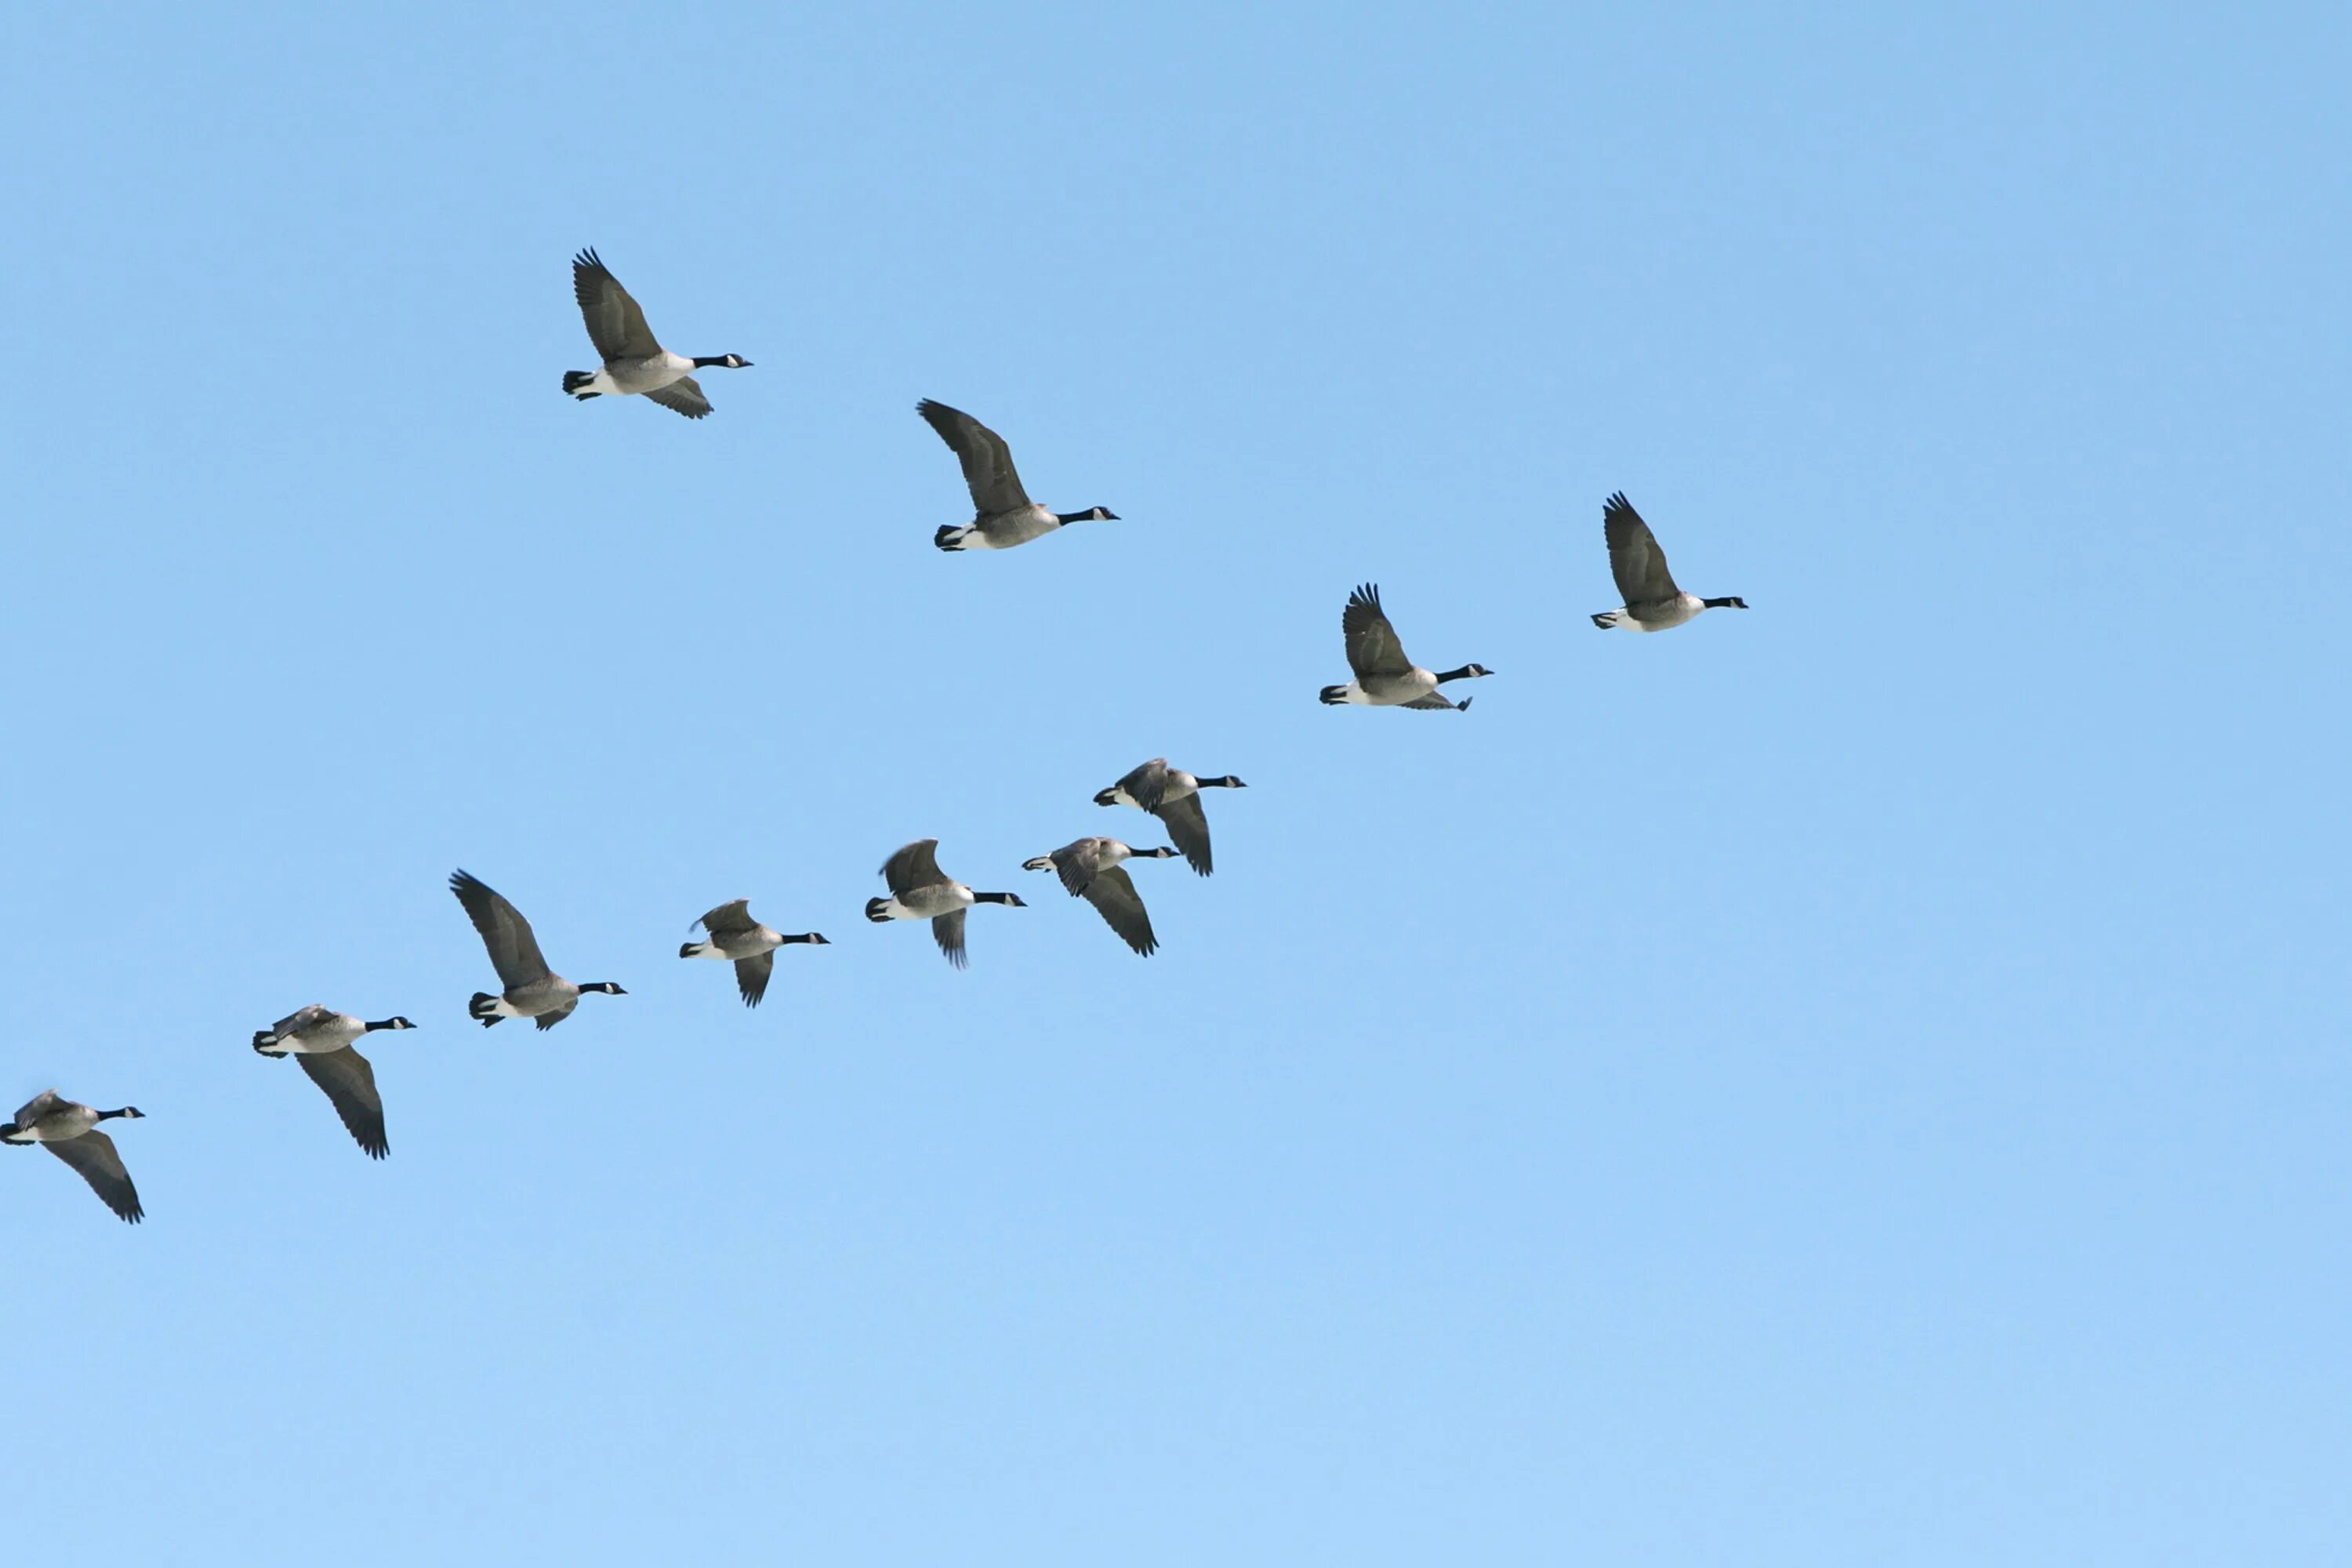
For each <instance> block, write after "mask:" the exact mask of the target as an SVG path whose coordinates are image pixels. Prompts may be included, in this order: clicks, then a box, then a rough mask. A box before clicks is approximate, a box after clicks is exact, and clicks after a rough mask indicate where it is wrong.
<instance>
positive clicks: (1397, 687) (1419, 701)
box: [1323, 583, 1495, 712]
mask: <svg viewBox="0 0 2352 1568" xmlns="http://www.w3.org/2000/svg"><path fill="white" fill-rule="evenodd" d="M1339 635H1340V637H1341V639H1342V640H1343V641H1344V642H1345V644H1346V645H1347V650H1348V668H1350V669H1352V670H1354V671H1355V672H1356V679H1353V680H1350V681H1349V682H1348V683H1347V684H1346V685H1345V686H1327V687H1325V688H1324V689H1323V700H1324V701H1325V702H1328V703H1335V704H1336V703H1341V702H1354V703H1361V704H1364V705H1367V706H1370V707H1373V708H1421V709H1438V708H1455V709H1459V710H1463V711H1465V712H1466V711H1467V710H1469V707H1470V699H1468V698H1467V697H1465V698H1464V699H1463V700H1461V701H1460V702H1458V703H1457V702H1454V701H1453V700H1450V699H1448V698H1447V697H1446V696H1445V695H1444V693H1442V692H1440V691H1439V690H1438V688H1439V687H1440V686H1443V685H1444V684H1445V683H1446V682H1447V681H1449V680H1472V679H1476V678H1478V677H1479V676H1482V675H1492V674H1494V673H1495V672H1494V671H1493V670H1491V669H1488V668H1486V666H1485V665H1483V664H1465V665H1464V666H1462V668H1459V669H1449V670H1445V671H1444V672H1443V673H1440V672H1438V671H1435V670H1429V669H1423V668H1422V667H1421V666H1419V665H1417V664H1415V663H1413V662H1412V659H1410V658H1406V657H1405V652H1404V645H1403V644H1402V643H1401V642H1399V641H1398V640H1397V635H1396V627H1395V626H1391V625H1390V624H1389V617H1388V614H1387V612H1386V611H1384V610H1382V609H1381V591H1380V589H1379V588H1378V587H1376V586H1374V585H1373V584H1370V583H1367V584H1364V585H1363V586H1362V587H1360V588H1358V589H1357V590H1356V591H1355V592H1354V593H1352V594H1350V595H1348V605H1347V608H1346V609H1344V610H1342V611H1341V612H1340V614H1339Z"/></svg>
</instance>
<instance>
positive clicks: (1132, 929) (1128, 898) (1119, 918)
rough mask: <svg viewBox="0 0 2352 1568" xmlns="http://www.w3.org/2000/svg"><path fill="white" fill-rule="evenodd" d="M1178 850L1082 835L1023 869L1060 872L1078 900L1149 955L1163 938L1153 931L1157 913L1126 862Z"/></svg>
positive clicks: (1157, 857) (1122, 938) (1024, 864)
mask: <svg viewBox="0 0 2352 1568" xmlns="http://www.w3.org/2000/svg"><path fill="white" fill-rule="evenodd" d="M1175 853H1176V851H1175V850H1173V849H1171V848H1168V847H1165V846H1164V845H1163V846H1162V847H1160V848H1158V849H1130V848H1129V847H1127V846H1126V845H1124V844H1121V843H1120V842H1119V841H1118V839H1116V838H1081V839H1078V840H1077V841H1076V842H1075V843H1071V844H1065V845H1063V846H1062V847H1060V848H1059V849H1056V850H1055V851H1054V852H1053V853H1052V854H1050V855H1040V856H1038V857H1037V858H1034V859H1033V860H1024V861H1023V862H1021V868H1022V869H1023V870H1024V871H1053V872H1056V873H1058V874H1059V875H1060V877H1061V879H1062V886H1063V887H1064V888H1066V889H1068V890H1069V894H1070V896H1071V897H1072V898H1074V899H1076V898H1084V899H1085V900H1087V902H1088V903H1090V904H1092V905H1093V906H1094V907H1095V912H1096V913H1097V914H1099V915H1100V916H1102V918H1103V923H1104V924H1105V925H1108V927H1110V929H1111V930H1112V931H1116V932H1118V939H1119V940H1120V941H1121V942H1125V943H1127V945H1128V946H1129V947H1131V948H1133V949H1135V951H1136V952H1139V953H1140V954H1142V955H1143V956H1144V957H1146V958H1149V957H1150V956H1151V954H1152V951H1153V950H1154V949H1155V948H1157V947H1159V945H1160V939H1159V938H1158V937H1156V936H1154V935H1153V934H1152V933H1151V916H1150V914H1148V913H1147V912H1145V910H1144V908H1143V895H1141V894H1140V893H1138V892H1137V891H1136V890H1135V879H1133V878H1131V877H1129V875H1128V874H1127V868H1126V867H1125V866H1123V865H1121V864H1120V862H1121V861H1125V860H1166V859H1169V858H1172V857H1173V856H1174V855H1175Z"/></svg>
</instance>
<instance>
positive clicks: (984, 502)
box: [915, 397, 1029, 513]
mask: <svg viewBox="0 0 2352 1568" xmlns="http://www.w3.org/2000/svg"><path fill="white" fill-rule="evenodd" d="M915 412H916V413H918V414H919V415H921V416H923V423H925V424H926V425H929V426H930V427H931V428H932V429H934V430H936V431H938V432H939V433H940V440H942V441H945V442H946V443H947V444H948V447H949V449H950V450H951V451H952V452H954V453H955V455H956V461H957V462H959V463H961V465H962V466H963V482H964V486H965V488H966V489H970V490H971V504H972V505H973V506H974V507H976V508H978V509H979V510H981V511H982V513H989V512H999V511H1011V510H1013V509H1014V508H1015V507H1024V506H1027V505H1028V504H1029V492H1028V491H1027V490H1025V489H1022V488H1021V476H1020V475H1019V474H1018V473H1016V472H1014V471H1013V449H1012V448H1011V447H1007V446H1006V445H1005V444H1004V437H1002V436H999V435H998V434H997V433H996V432H995V431H993V430H992V429H990V428H989V427H988V426H985V425H982V423H981V422H980V421H979V420H977V419H974V418H973V417H972V416H971V415H969V414H966V413H965V412H964V411H963V410H962V409H961V408H950V407H949V406H948V405H946V404H944V403H934V402H932V401H931V400H930V399H929V398H928V397H926V398H924V399H923V400H922V401H921V402H920V403H918V404H916V405H915Z"/></svg>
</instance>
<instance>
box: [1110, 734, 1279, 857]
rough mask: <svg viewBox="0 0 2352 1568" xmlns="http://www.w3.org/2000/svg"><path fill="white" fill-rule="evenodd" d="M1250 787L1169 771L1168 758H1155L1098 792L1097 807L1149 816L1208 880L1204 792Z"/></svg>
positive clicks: (1234, 780) (1233, 780)
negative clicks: (1125, 809)
mask: <svg viewBox="0 0 2352 1568" xmlns="http://www.w3.org/2000/svg"><path fill="white" fill-rule="evenodd" d="M1247 787H1248V786H1247V785H1245V784H1243V783H1242V781H1241V780H1239V779H1237V778H1235V777H1234V775H1233V774H1231V773H1227V774H1226V775H1225V776H1224V777H1223V778H1221V779H1204V778H1199V777H1196V776H1194V775H1193V774H1192V773H1186V772H1185V771H1184V770H1183V769H1181V768H1171V767H1170V766H1169V765H1168V759H1167V758H1165V757H1154V758H1152V759H1151V760H1150V762H1148V763H1144V764H1143V765H1142V766H1141V767H1139V768H1137V769H1136V770H1135V771H1134V772H1133V773H1129V774H1128V775H1127V776H1126V777H1125V778H1123V779H1121V780H1119V781H1118V783H1117V784H1113V785H1111V786H1110V788H1108V789H1106V790H1097V792H1096V793H1095V804H1096V805H1132V806H1135V807H1137V808H1138V809H1139V810H1143V811H1148V812H1150V814H1151V815H1152V816H1156V817H1158V818H1159V819H1160V826H1164V827H1166V828H1167V829H1168V837H1171V838H1172V839H1174V840H1175V841H1176V847H1177V848H1179V849H1181V850H1182V851H1183V852H1184V858H1185V860H1186V861H1187V862H1188V863H1189V864H1190V865H1191V866H1192V869H1193V870H1195V871H1197V872H1199V873H1200V874H1201V875H1202V876H1203V877H1205V876H1207V875H1208V874H1209V871H1210V869H1211V863H1210V859H1209V818H1208V816H1207V815H1206V814H1205V813H1203V812H1202V810H1201V792H1202V790H1204V789H1245V788H1247Z"/></svg>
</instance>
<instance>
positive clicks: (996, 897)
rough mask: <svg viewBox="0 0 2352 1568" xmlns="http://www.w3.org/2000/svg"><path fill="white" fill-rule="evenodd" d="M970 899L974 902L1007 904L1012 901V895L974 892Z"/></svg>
mask: <svg viewBox="0 0 2352 1568" xmlns="http://www.w3.org/2000/svg"><path fill="white" fill-rule="evenodd" d="M971 901H972V902H973V903H975V904H1009V903H1011V902H1012V901H1013V895H1012V894H1010V893H974V894H973V895H972V896H971Z"/></svg>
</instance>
